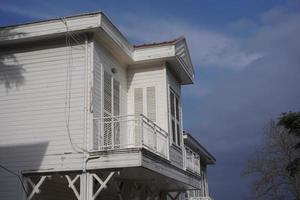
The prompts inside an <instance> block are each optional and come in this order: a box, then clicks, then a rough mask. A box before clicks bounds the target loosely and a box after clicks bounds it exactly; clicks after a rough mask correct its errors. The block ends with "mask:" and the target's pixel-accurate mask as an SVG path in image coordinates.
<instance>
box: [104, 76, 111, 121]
mask: <svg viewBox="0 0 300 200" xmlns="http://www.w3.org/2000/svg"><path fill="white" fill-rule="evenodd" d="M103 107H104V117H109V116H111V115H112V91H111V75H110V74H109V73H107V72H106V71H104V103H103Z"/></svg>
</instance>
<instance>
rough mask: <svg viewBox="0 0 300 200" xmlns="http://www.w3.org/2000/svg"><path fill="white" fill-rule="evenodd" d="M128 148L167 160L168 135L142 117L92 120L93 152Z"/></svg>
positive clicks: (130, 116)
mask: <svg viewBox="0 0 300 200" xmlns="http://www.w3.org/2000/svg"><path fill="white" fill-rule="evenodd" d="M129 148H145V149H148V150H149V151H152V152H153V153H155V154H158V155H160V156H162V157H164V158H167V159H168V157H169V137H168V133H167V132H166V131H164V130H163V129H162V128H160V127H159V126H158V125H156V124H155V123H154V122H153V121H151V120H150V119H148V118H147V117H145V116H144V115H126V116H110V117H103V118H95V119H94V151H109V150H121V149H129Z"/></svg>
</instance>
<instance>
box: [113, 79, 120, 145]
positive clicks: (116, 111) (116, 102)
mask: <svg viewBox="0 0 300 200" xmlns="http://www.w3.org/2000/svg"><path fill="white" fill-rule="evenodd" d="M113 88H114V90H113V115H114V116H119V115H120V83H119V81H117V80H116V79H113ZM114 120H115V122H113V133H114V145H117V146H116V147H118V145H119V144H120V122H119V120H120V118H118V117H116V118H115V119H114Z"/></svg>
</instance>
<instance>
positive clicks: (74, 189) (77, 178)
mask: <svg viewBox="0 0 300 200" xmlns="http://www.w3.org/2000/svg"><path fill="white" fill-rule="evenodd" d="M65 177H66V179H67V181H68V183H69V188H71V189H72V190H73V192H74V194H75V196H76V197H77V199H78V200H80V190H79V191H78V190H77V188H76V186H75V184H76V181H77V180H79V181H80V178H81V176H80V175H76V176H75V177H74V178H73V179H72V178H71V177H70V176H69V175H65Z"/></svg>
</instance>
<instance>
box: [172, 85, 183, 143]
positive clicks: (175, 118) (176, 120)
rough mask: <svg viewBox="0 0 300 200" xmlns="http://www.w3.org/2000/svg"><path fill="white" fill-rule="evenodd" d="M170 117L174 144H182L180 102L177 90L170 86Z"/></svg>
mask: <svg viewBox="0 0 300 200" xmlns="http://www.w3.org/2000/svg"><path fill="white" fill-rule="evenodd" d="M170 119H171V126H170V127H171V133H172V141H173V143H174V144H176V145H178V146H180V145H181V126H180V103H179V98H178V96H177V95H176V94H175V92H174V91H173V90H172V89H171V88H170Z"/></svg>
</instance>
